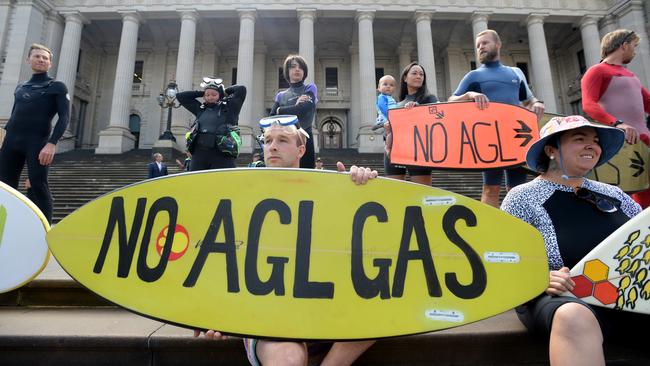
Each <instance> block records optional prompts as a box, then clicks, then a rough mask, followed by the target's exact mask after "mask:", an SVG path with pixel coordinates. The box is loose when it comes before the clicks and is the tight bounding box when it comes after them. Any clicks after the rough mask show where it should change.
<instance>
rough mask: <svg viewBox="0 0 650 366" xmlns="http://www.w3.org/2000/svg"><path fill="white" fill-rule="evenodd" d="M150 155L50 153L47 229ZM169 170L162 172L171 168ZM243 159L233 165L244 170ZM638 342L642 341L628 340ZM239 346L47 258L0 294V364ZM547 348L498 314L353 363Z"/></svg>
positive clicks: (486, 358) (348, 157)
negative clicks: (98, 286) (114, 293)
mask: <svg viewBox="0 0 650 366" xmlns="http://www.w3.org/2000/svg"><path fill="white" fill-rule="evenodd" d="M150 155H151V152H150V151H133V152H129V153H126V154H122V155H120V156H102V155H94V154H93V153H92V152H88V151H74V152H70V153H65V154H61V155H58V156H57V158H56V163H55V165H54V166H53V168H52V170H51V173H50V182H51V187H52V192H53V195H54V197H55V205H54V221H55V222H58V221H59V220H61V219H62V218H64V217H65V216H66V215H68V214H69V213H71V212H72V211H74V210H75V209H76V208H78V207H79V206H81V205H82V204H84V203H86V202H88V201H89V200H91V199H93V198H95V197H98V196H100V195H102V194H105V193H107V192H110V191H112V190H114V189H117V188H120V187H123V186H125V185H128V184H132V183H135V182H138V181H140V180H143V179H145V178H146V164H147V163H148V162H149V161H150ZM320 156H321V157H322V158H323V160H324V161H325V168H326V169H335V164H336V161H337V160H340V161H342V162H344V163H346V165H350V163H352V162H354V163H356V164H357V165H362V166H369V167H372V168H375V169H377V170H379V171H380V172H382V171H383V167H382V163H381V155H360V154H357V153H356V152H353V151H336V152H329V151H323V152H321V154H320ZM167 160H168V162H169V164H168V165H169V170H170V173H176V172H179V171H180V170H179V169H178V168H177V167H176V166H175V164H173V162H172V161H169V160H171V159H167ZM249 160H250V155H245V156H242V157H240V158H239V160H238V166H245V165H246V164H247V163H248V161H249ZM432 177H433V181H434V183H433V185H434V186H436V187H440V188H443V189H447V190H451V191H454V192H457V193H460V194H464V195H466V196H469V197H472V198H478V197H479V196H480V185H481V176H480V174H478V173H475V172H442V171H436V172H434V173H433V175H432ZM636 339H641V340H644V337H636ZM619 341H620V342H617V343H608V344H607V345H606V357H607V361H608V364H609V365H643V364H646V365H647V364H650V353H649V352H647V351H646V349H645V348H643V347H642V346H640V345H639V344H630V343H629V340H619ZM247 364H248V363H247V361H246V358H245V355H244V348H243V345H242V342H241V340H239V339H237V338H232V339H229V340H226V341H208V340H206V339H194V338H193V337H192V332H191V330H188V329H184V328H180V327H177V326H173V325H169V324H164V323H161V322H159V321H155V320H151V319H148V318H145V317H142V316H139V315H136V314H133V313H131V312H128V311H126V310H123V309H120V308H117V307H115V306H114V305H112V304H111V303H109V302H107V301H106V300H104V299H102V298H100V297H98V296H96V295H94V294H93V293H91V292H89V291H88V290H86V289H85V288H84V287H83V286H81V285H79V284H78V283H77V282H76V281H74V280H72V279H71V278H70V277H69V276H68V275H67V274H66V273H65V272H64V271H63V270H62V269H61V267H60V266H59V265H58V263H57V262H56V260H55V259H54V258H52V259H51V260H50V263H49V264H48V266H47V267H46V268H45V270H44V271H43V273H41V275H39V277H37V279H35V280H34V281H32V282H31V283H29V284H27V285H25V286H23V287H22V288H20V289H17V290H14V291H12V292H9V293H5V294H0V366H12V365H66V366H68V365H93V366H99V365H138V366H139V365H143V366H144V365H147V366H150V365H156V366H157V365H193V366H194V365H211V366H219V365H229V366H230V365H234V366H238V365H242V366H243V365H247ZM547 364H548V356H547V344H546V343H545V342H544V341H541V340H538V339H534V338H532V337H531V336H529V335H528V334H527V333H526V330H525V329H524V327H523V326H522V325H521V323H520V322H519V321H518V320H517V318H516V315H515V313H514V311H508V312H505V313H503V314H500V315H497V316H495V317H492V318H490V319H486V320H483V321H480V322H477V323H474V324H469V325H465V326H462V327H458V328H454V329H449V330H444V331H440V332H434V333H428V334H421V335H414V336H407V337H398V338H390V339H382V340H380V341H378V343H377V344H375V345H374V346H373V347H372V348H371V349H370V350H369V351H368V352H366V353H365V354H364V355H363V356H362V357H361V358H360V359H359V360H358V361H357V362H356V363H355V365H362V366H363V365H411V366H414V365H418V366H419V365H547Z"/></svg>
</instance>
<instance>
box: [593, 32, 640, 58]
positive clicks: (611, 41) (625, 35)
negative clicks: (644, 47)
mask: <svg viewBox="0 0 650 366" xmlns="http://www.w3.org/2000/svg"><path fill="white" fill-rule="evenodd" d="M635 40H639V41H640V40H641V38H640V37H639V36H638V35H637V34H636V33H635V32H634V31H631V30H629V29H617V30H615V31H612V32H609V33H607V34H605V36H604V37H603V40H602V41H601V42H600V58H603V59H604V58H605V57H607V56H609V55H610V54H612V53H614V51H616V50H617V49H619V48H620V47H621V46H622V45H623V43H626V42H634V41H635Z"/></svg>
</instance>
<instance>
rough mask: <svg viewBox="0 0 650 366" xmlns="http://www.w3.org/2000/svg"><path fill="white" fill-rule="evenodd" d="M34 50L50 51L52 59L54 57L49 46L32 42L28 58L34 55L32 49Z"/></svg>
mask: <svg viewBox="0 0 650 366" xmlns="http://www.w3.org/2000/svg"><path fill="white" fill-rule="evenodd" d="M34 50H43V51H45V52H47V53H49V54H50V60H51V59H52V57H53V55H52V51H51V50H50V49H49V48H47V47H45V46H43V45H42V44H39V43H32V45H31V46H29V52H27V57H28V58H29V56H31V55H32V51H34Z"/></svg>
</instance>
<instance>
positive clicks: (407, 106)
mask: <svg viewBox="0 0 650 366" xmlns="http://www.w3.org/2000/svg"><path fill="white" fill-rule="evenodd" d="M417 105H419V104H418V102H408V103H406V104H404V108H405V109H411V108H413V107H415V106H417Z"/></svg>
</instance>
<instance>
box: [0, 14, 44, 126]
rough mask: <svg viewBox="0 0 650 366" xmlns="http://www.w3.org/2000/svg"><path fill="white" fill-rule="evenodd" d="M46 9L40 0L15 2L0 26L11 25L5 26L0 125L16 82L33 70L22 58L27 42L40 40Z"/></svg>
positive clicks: (27, 76) (5, 114)
mask: <svg viewBox="0 0 650 366" xmlns="http://www.w3.org/2000/svg"><path fill="white" fill-rule="evenodd" d="M47 10H48V7H47V5H46V4H45V3H42V2H32V1H19V2H16V3H15V4H14V10H13V12H9V16H7V18H9V19H11V20H9V21H7V23H5V24H2V25H1V26H0V27H5V26H6V25H8V24H9V23H11V25H12V26H11V27H8V26H7V28H4V29H5V32H6V36H5V38H6V43H5V46H4V49H5V51H6V53H5V64H4V66H3V69H2V79H0V126H4V124H5V122H6V121H7V120H8V119H9V117H10V116H11V109H12V107H13V104H14V90H15V89H16V86H17V85H18V83H19V82H22V81H25V80H27V79H29V78H30V77H31V75H32V70H31V68H30V67H29V65H28V64H27V63H26V62H25V60H26V58H27V52H28V48H29V46H30V45H31V44H32V43H35V42H42V39H41V37H42V36H43V25H44V22H45V15H44V14H45V13H46V12H47Z"/></svg>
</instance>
